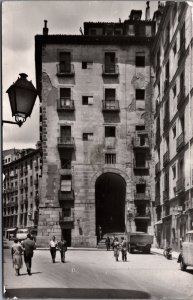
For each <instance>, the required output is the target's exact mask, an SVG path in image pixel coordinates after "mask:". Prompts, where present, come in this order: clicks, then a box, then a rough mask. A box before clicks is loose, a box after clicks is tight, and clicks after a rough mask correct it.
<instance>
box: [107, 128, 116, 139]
mask: <svg viewBox="0 0 193 300" xmlns="http://www.w3.org/2000/svg"><path fill="white" fill-rule="evenodd" d="M115 132H116V131H115V127H114V126H106V127H105V137H115V136H116V135H115Z"/></svg>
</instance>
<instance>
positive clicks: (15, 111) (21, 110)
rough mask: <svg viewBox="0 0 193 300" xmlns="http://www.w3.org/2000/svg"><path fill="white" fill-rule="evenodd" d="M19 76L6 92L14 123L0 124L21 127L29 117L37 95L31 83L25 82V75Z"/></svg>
mask: <svg viewBox="0 0 193 300" xmlns="http://www.w3.org/2000/svg"><path fill="white" fill-rule="evenodd" d="M19 75H20V78H18V79H17V81H16V82H15V83H13V84H12V85H11V86H10V87H9V88H8V90H7V91H6V93H8V95H9V102H10V106H11V111H12V116H13V117H15V122H13V121H5V120H3V121H2V123H9V124H16V125H18V126H19V127H21V126H22V124H23V123H24V122H25V121H26V119H27V117H30V115H31V113H32V110H33V107H34V104H35V100H36V97H37V94H38V93H37V90H36V88H35V87H34V86H33V84H32V82H31V81H28V80H27V77H28V75H27V74H25V73H20V74H19Z"/></svg>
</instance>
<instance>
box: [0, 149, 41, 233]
mask: <svg viewBox="0 0 193 300" xmlns="http://www.w3.org/2000/svg"><path fill="white" fill-rule="evenodd" d="M9 159H10V160H9ZM3 160H4V162H5V163H4V165H3V174H4V180H3V198H2V199H3V201H2V202H3V233H4V236H6V237H9V233H11V232H12V231H14V229H15V228H23V227H34V226H37V225H38V207H39V198H40V186H41V185H40V181H41V150H40V149H25V150H17V155H16V152H15V151H12V150H11V151H8V150H6V151H3Z"/></svg>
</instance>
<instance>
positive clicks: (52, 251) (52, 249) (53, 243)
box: [49, 236, 58, 263]
mask: <svg viewBox="0 0 193 300" xmlns="http://www.w3.org/2000/svg"><path fill="white" fill-rule="evenodd" d="M57 245H58V242H57V241H56V237H55V236H53V238H52V239H51V241H50V243H49V246H50V254H51V257H52V262H53V263H55V259H56V247H57Z"/></svg>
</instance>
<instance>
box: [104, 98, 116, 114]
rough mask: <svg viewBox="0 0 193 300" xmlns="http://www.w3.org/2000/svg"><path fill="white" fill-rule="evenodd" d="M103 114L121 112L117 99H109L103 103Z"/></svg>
mask: <svg viewBox="0 0 193 300" xmlns="http://www.w3.org/2000/svg"><path fill="white" fill-rule="evenodd" d="M102 111H103V112H119V111H120V108H119V101H118V100H115V99H108V100H103V101H102Z"/></svg>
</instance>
